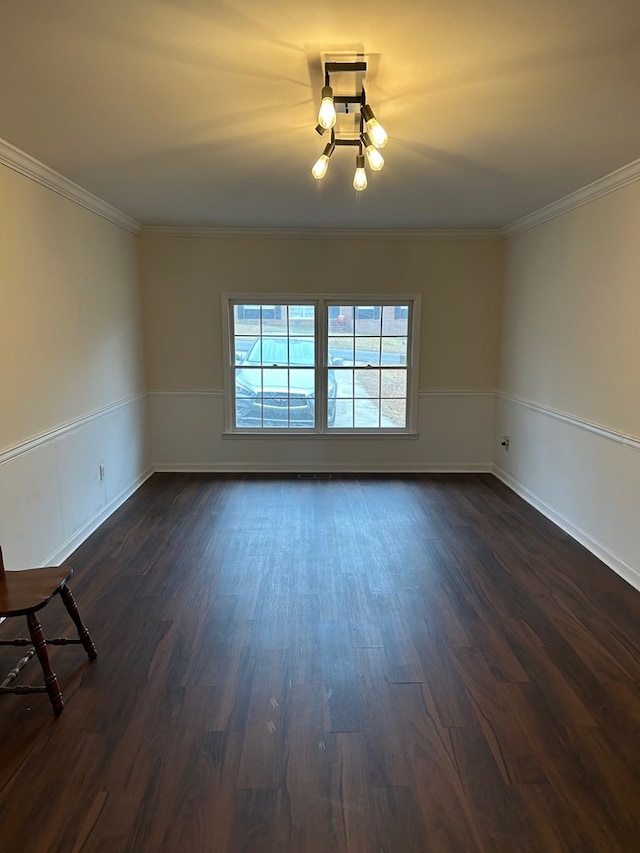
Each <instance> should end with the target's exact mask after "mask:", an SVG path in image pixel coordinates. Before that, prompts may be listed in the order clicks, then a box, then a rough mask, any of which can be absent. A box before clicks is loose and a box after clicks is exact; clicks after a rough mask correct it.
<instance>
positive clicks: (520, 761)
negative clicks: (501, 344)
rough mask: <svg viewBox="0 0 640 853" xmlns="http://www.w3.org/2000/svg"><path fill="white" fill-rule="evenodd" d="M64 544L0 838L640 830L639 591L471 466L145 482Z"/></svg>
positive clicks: (9, 710)
mask: <svg viewBox="0 0 640 853" xmlns="http://www.w3.org/2000/svg"><path fill="white" fill-rule="evenodd" d="M69 562H70V563H71V564H72V565H73V566H74V568H75V571H76V574H75V576H74V579H73V583H72V589H73V591H74V594H75V596H76V599H77V601H78V604H79V607H80V612H81V613H82V616H83V618H84V620H85V622H86V623H87V625H88V627H89V628H90V630H91V633H92V636H93V639H94V641H95V643H96V646H97V648H98V654H99V657H98V660H97V661H96V662H95V663H94V664H89V663H88V662H87V661H86V658H84V657H83V653H82V650H81V649H80V648H78V647H62V648H58V647H53V648H51V651H50V654H51V659H52V663H53V666H54V669H55V670H56V672H57V674H58V677H59V679H60V683H61V686H62V690H63V694H64V698H65V701H66V708H65V711H64V713H63V714H62V716H61V717H60V718H59V719H56V718H55V717H54V716H53V715H52V713H51V709H50V706H49V704H48V700H47V697H46V695H32V696H29V697H25V696H7V697H2V699H1V700H0V738H1V739H2V740H1V747H0V850H2V851H12V852H13V851H19V853H22V851H25V853H80V851H84V853H87V851H90V853H93V851H108V853H118V851H131V852H132V853H147V851H148V853H164V851H167V853H179V852H180V851H190V853H201V851H202V853H209V851H213V853H225V851H230V853H236V851H237V853H240V851H254V853H272V851H273V853H328V852H329V851H349V853H356V851H357V853H360V851H362V853H412V851H419V853H458V851H461V853H472V851H487V853H488V851H500V853H502V851H505V853H512V851H516V852H517V853H520V851H531V853H547V851H549V852H550V853H555V851H558V853H560V851H567V853H590V851H603V853H616V851H620V852H621V853H622V851H625V853H626V851H628V853H632V851H638V850H640V593H638V592H636V591H635V590H633V589H632V588H631V587H630V586H628V585H627V584H626V583H625V582H624V581H622V580H621V579H620V578H618V577H617V576H616V575H615V574H614V573H613V572H611V571H610V570H609V569H607V568H606V567H605V566H603V565H602V564H601V563H600V562H599V561H598V560H597V559H596V558H595V557H593V556H592V555H591V554H590V553H588V552H587V551H586V550H585V549H583V548H582V547H581V546H579V545H578V544H576V543H575V542H574V541H572V540H571V539H570V538H569V537H567V536H566V535H565V534H563V533H562V532H561V531H560V530H558V528H556V527H555V526H554V525H553V524H551V523H550V522H549V521H547V520H546V519H544V518H543V517H542V516H540V515H539V514H538V513H537V512H536V511H535V510H533V509H532V508H531V507H529V506H528V505H527V504H525V503H524V502H522V501H521V500H520V499H518V498H517V497H516V496H515V495H514V494H513V493H512V492H510V491H509V489H507V488H506V487H505V486H504V485H502V484H501V483H500V482H498V481H497V480H496V479H495V478H494V477H492V476H490V475H459V476H457V475H456V476H453V475H451V476H445V475H433V476H431V475H429V476H427V475H425V476H420V477H374V476H371V477H356V476H340V477H339V476H334V477H333V478H332V479H318V480H307V479H298V478H296V477H275V476H273V477H257V476H256V477H253V476H246V477H227V476H213V475H182V474H175V475H174V474H156V475H154V476H153V477H152V478H151V479H150V480H149V481H148V482H147V483H146V484H145V485H144V486H143V487H142V488H141V489H140V490H139V491H138V492H137V493H136V494H135V495H134V496H133V497H132V498H131V499H130V500H129V501H128V502H127V503H126V504H125V505H124V506H123V507H121V508H120V510H118V511H117V512H116V513H115V514H114V515H113V516H111V517H110V518H109V519H108V520H107V521H106V522H105V524H103V525H102V527H101V528H100V529H99V530H98V531H97V532H96V533H95V534H94V535H93V536H91V537H90V539H88V540H87V541H86V542H85V543H84V544H83V545H82V546H81V547H80V548H79V549H78V551H77V552H76V553H75V554H74V555H73V557H72V558H71V559H70V560H69ZM9 568H13V567H11V566H10V567H9ZM18 621H19V620H11V621H10V622H7V623H5V624H4V625H2V626H0V632H2V634H3V635H5V636H8V635H9V632H13V633H14V635H15V634H16V633H18V634H19V633H22V632H23V629H22V626H21V625H16V623H17V622H18ZM42 621H43V625H44V626H45V630H46V631H48V632H50V633H53V632H56V631H58V630H59V629H60V628H61V627H62V628H63V630H66V631H67V636H72V635H73V628H72V626H68V627H66V628H65V626H66V625H67V620H66V614H65V612H64V610H63V609H62V606H61V605H60V604H59V602H53V603H52V604H51V605H50V606H49V607H48V608H47V609H46V610H45V611H43V613H42ZM14 651H15V650H6V649H3V650H2V657H1V658H0V659H1V660H2V667H3V668H6V669H9V668H10V667H11V665H12V664H13V663H14V660H13V652H14ZM7 655H9V657H7ZM5 658H6V659H5ZM5 664H6V666H5ZM38 674H39V673H38V670H37V664H35V663H32V664H30V665H29V667H28V668H27V670H26V671H25V673H24V677H25V678H27V679H34V678H35V676H37V675H38Z"/></svg>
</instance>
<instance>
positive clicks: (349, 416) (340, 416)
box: [330, 400, 353, 429]
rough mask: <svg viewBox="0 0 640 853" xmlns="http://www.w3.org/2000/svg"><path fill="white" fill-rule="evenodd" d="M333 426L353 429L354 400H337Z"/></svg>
mask: <svg viewBox="0 0 640 853" xmlns="http://www.w3.org/2000/svg"><path fill="white" fill-rule="evenodd" d="M330 426H331V424H330ZM333 426H334V427H337V428H338V429H351V428H353V400H336V419H335V422H334V424H333Z"/></svg>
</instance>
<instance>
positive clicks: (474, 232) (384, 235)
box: [140, 225, 503, 240]
mask: <svg viewBox="0 0 640 853" xmlns="http://www.w3.org/2000/svg"><path fill="white" fill-rule="evenodd" d="M140 233H141V235H142V236H143V237H216V238H223V237H227V238H236V239H242V238H251V239H264V240H273V239H281V240H499V239H501V238H502V236H503V234H502V230H501V229H500V228H464V229H463V228H460V229H455V228H453V229H437V228H433V229H420V228H366V229H365V228H253V227H247V228H242V227H233V228H232V227H228V228H227V227H223V226H217V225H143V226H142V231H141V232H140Z"/></svg>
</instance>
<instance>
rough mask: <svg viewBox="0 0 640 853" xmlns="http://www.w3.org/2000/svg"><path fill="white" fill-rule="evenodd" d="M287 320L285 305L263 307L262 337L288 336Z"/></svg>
mask: <svg viewBox="0 0 640 853" xmlns="http://www.w3.org/2000/svg"><path fill="white" fill-rule="evenodd" d="M288 325H289V318H288V312H287V306H286V305H263V306H262V328H261V333H262V334H263V335H275V336H278V337H279V336H280V335H284V336H286V335H287V334H288Z"/></svg>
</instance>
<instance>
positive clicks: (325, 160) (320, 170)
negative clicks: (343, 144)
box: [311, 142, 336, 180]
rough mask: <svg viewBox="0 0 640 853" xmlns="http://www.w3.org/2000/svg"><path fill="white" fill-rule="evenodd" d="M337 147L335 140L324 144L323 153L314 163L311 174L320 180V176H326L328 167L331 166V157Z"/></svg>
mask: <svg viewBox="0 0 640 853" xmlns="http://www.w3.org/2000/svg"><path fill="white" fill-rule="evenodd" d="M335 147H336V146H335V144H334V143H333V142H328V143H327V144H326V145H325V146H324V151H323V152H322V154H321V155H320V156H319V157H318V159H317V160H316V162H315V163H314V164H313V168H312V169H311V174H312V175H313V177H314V178H317V180H320V178H324V176H325V175H326V174H327V169H328V168H329V157H331V155H332V154H333V152H334V150H335Z"/></svg>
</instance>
